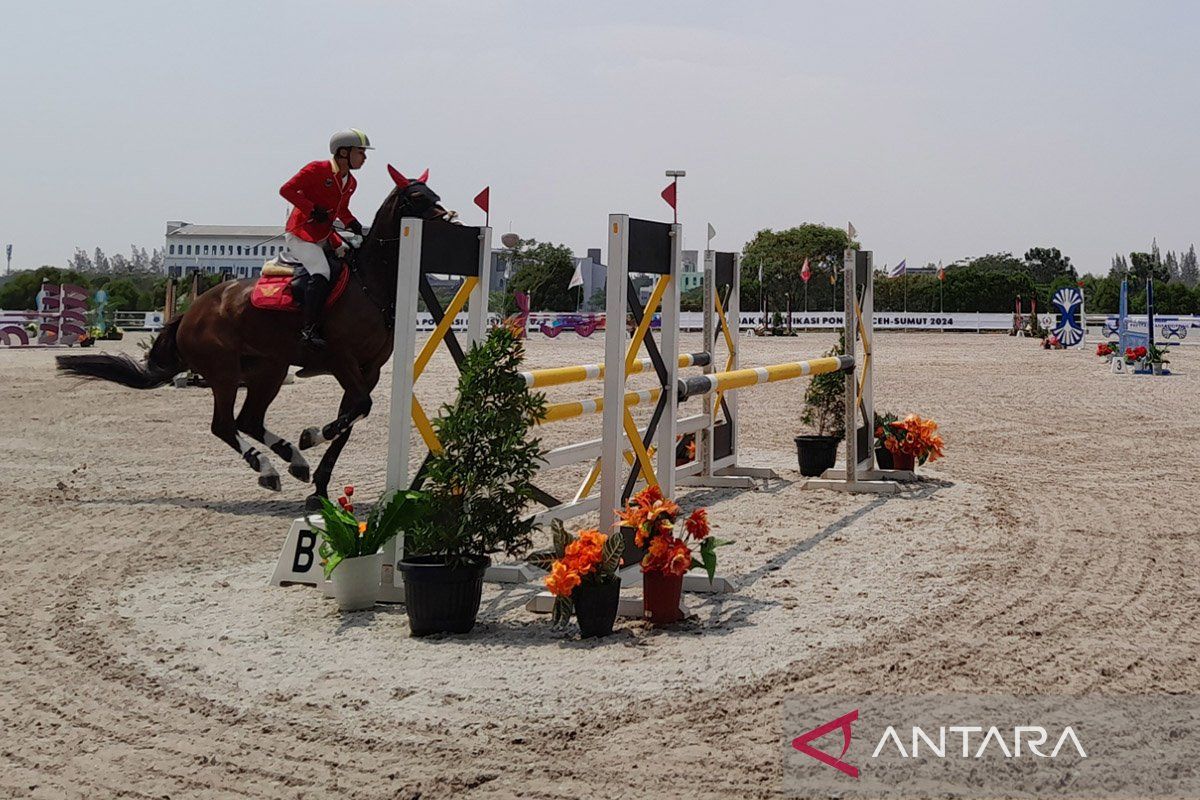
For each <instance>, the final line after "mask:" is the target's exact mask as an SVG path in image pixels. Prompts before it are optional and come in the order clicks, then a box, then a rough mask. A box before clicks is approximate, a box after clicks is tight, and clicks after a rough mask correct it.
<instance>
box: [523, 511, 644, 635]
mask: <svg viewBox="0 0 1200 800" xmlns="http://www.w3.org/2000/svg"><path fill="white" fill-rule="evenodd" d="M552 529H553V532H554V538H553V541H554V547H553V549H552V550H550V551H547V552H542V553H535V554H533V555H532V556H530V557H529V559H528V561H529V563H531V564H534V565H536V566H539V567H541V568H542V569H545V570H547V571H548V572H549V573H550V574H549V575H547V576H546V588H547V589H549V590H550V592H551V593H552V594H553V595H554V614H553V617H552V619H553V624H554V625H556V626H563V625H566V624H567V623H568V622H570V621H571V616H572V615H574V616H575V618H576V619H578V620H579V635H580V636H581V637H582V638H584V639H588V638H591V637H593V636H607V635H609V634H610V633H612V629H613V623H614V622H615V621H616V619H617V605H618V603H619V602H620V600H621V576H620V575H618V574H617V570H618V569H620V566H621V552H622V550H623V549H624V543H625V540H624V539H623V538H622V537H620V536H605V535H604V534H603V533H601V532H600V531H598V530H596V529H594V528H592V529H588V530H583V531H580V532H579V536H578V537H574V536H572V535H571V534H569V533H567V530H566V529H565V528H564V527H563V525H562V522H560V521H558V520H555V521H554V523H553V526H552Z"/></svg>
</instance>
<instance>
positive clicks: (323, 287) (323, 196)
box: [279, 128, 375, 349]
mask: <svg viewBox="0 0 1200 800" xmlns="http://www.w3.org/2000/svg"><path fill="white" fill-rule="evenodd" d="M374 149H375V148H373V147H371V140H370V139H368V138H367V135H366V134H365V133H363V132H362V131H360V130H358V129H357V128H348V129H346V130H344V131H338V132H337V133H335V134H334V135H333V136H331V137H330V139H329V153H330V155H332V156H333V158H331V159H329V160H328V161H313V162H311V163H309V164H306V165H305V166H304V167H303V168H302V169H301V170H300V171H299V172H297V173H296V174H295V175H294V176H293V177H292V179H291V180H289V181H288V182H287V183H285V184H284V185H283V186H282V187H281V188H280V189H279V194H281V195H282V196H283V199H285V200H287V201H288V202H289V203H291V204H292V206H293V208H292V212H291V214H290V215H289V216H288V220H287V232H286V233H285V234H284V239H285V241H286V242H287V246H288V250H289V251H291V254H292V255H293V256H295V258H296V259H297V260H298V261H300V262H301V263H302V264H304V269H305V270H306V271H307V272H308V283H307V284H306V287H305V291H304V325H303V328H302V329H301V332H300V338H301V339H302V340H303V341H304V343H305V344H307V345H309V346H310V347H312V348H314V349H320V348H322V347H324V346H325V340H324V339H323V338H322V337H321V334H320V333H319V332H318V331H317V325H318V323H319V322H320V318H321V310H322V309H323V308H324V307H325V300H326V298H328V297H329V262H328V261H326V260H325V252H324V249H323V246H324V245H325V243H326V242H329V244H330V245H331V246H332V247H333V248H334V249H335V250H337V249H338V248H340V247H341V246H342V240H341V237H339V236H338V235H337V233H336V232H335V231H334V230H333V220H334V219H338V220H341V222H342V224H343V225H345V226H346V227H347V228H348V229H349V230H351V231H353V232H354V233H355V234H357V235H359V236H361V235H362V230H363V228H362V224H360V223H359V221H358V220H357V219H355V218H354V215H353V214H351V213H350V195H352V194H354V190H355V188H356V187H357V186H358V182H357V181H356V180H354V176H353V175H351V174H350V171H351V170H355V169H358V168H359V167H361V166H362V165H363V163H364V162H365V161H366V160H367V151H368V150H374Z"/></svg>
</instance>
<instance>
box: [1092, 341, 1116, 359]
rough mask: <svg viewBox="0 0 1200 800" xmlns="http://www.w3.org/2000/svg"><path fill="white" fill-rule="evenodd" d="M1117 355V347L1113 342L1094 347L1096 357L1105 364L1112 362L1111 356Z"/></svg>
mask: <svg viewBox="0 0 1200 800" xmlns="http://www.w3.org/2000/svg"><path fill="white" fill-rule="evenodd" d="M1116 354H1117V345H1116V343H1114V342H1101V343H1100V344H1098V345H1096V355H1098V356H1099V357H1100V358H1103V359H1104V362H1105V363H1106V364H1107V363H1108V362H1109V361H1112V360H1113V356H1115V355H1116Z"/></svg>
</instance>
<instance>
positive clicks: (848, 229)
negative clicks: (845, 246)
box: [846, 222, 858, 239]
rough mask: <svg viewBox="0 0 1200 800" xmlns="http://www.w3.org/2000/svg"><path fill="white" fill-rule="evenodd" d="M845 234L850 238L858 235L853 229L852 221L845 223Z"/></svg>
mask: <svg viewBox="0 0 1200 800" xmlns="http://www.w3.org/2000/svg"><path fill="white" fill-rule="evenodd" d="M846 235H847V236H849V237H850V238H851V239H853V238H854V237H855V236H858V231H856V230H854V223H853V222H847V223H846Z"/></svg>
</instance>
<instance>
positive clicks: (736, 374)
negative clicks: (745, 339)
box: [679, 356, 854, 400]
mask: <svg viewBox="0 0 1200 800" xmlns="http://www.w3.org/2000/svg"><path fill="white" fill-rule="evenodd" d="M852 369H854V356H828V357H826V358H814V359H810V360H808V361H791V362H788V363H785V364H773V365H771V366H769V367H753V368H750V369H735V370H732V371H730V372H712V373H709V374H708V375H690V376H688V377H687V378H685V379H683V380H681V381H680V382H679V399H680V400H686V399H687V398H689V397H697V396H700V395H705V394H710V393H712V392H728V391H732V390H734V389H743V388H745V387H747V386H757V385H758V384H760V383H774V382H776V381H786V380H791V379H793V378H799V377H802V376H805V375H822V374H825V373H827V372H848V371H849V370H852Z"/></svg>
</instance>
